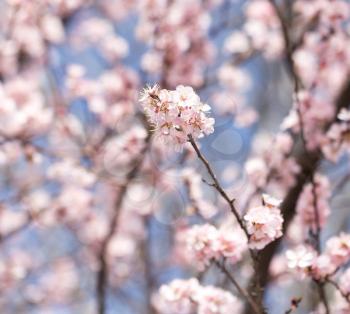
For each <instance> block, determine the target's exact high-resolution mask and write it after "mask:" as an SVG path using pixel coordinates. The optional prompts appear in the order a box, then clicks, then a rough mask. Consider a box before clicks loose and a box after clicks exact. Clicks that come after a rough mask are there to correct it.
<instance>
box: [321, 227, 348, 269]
mask: <svg viewBox="0 0 350 314" xmlns="http://www.w3.org/2000/svg"><path fill="white" fill-rule="evenodd" d="M325 254H327V255H328V256H329V257H330V260H331V262H332V263H333V264H334V265H336V267H339V266H342V265H344V264H346V263H347V262H348V261H349V260H350V234H346V233H342V234H340V235H339V236H335V237H331V238H330V239H329V240H328V241H327V243H326V250H325Z"/></svg>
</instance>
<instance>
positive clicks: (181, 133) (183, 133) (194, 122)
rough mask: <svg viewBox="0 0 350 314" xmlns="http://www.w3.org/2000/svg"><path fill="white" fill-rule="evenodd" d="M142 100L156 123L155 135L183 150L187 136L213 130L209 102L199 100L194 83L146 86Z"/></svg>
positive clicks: (148, 113) (196, 135) (200, 134)
mask: <svg viewBox="0 0 350 314" xmlns="http://www.w3.org/2000/svg"><path fill="white" fill-rule="evenodd" d="M140 101H141V103H142V105H143V108H144V110H145V112H146V114H147V116H148V118H149V121H150V122H151V123H152V124H153V125H154V127H155V135H156V136H157V137H159V138H161V139H162V140H163V141H164V142H165V143H166V144H170V145H174V146H175V149H176V150H181V148H182V146H183V145H184V144H185V143H186V142H187V140H188V137H189V136H191V137H192V138H194V139H197V138H201V137H203V136H204V135H208V134H210V133H213V132H214V122H215V120H214V119H213V118H210V117H209V116H208V112H209V110H210V106H209V105H207V104H204V103H202V102H201V101H200V98H199V96H198V95H197V94H196V93H195V91H194V90H193V88H192V87H189V86H183V85H179V86H177V87H176V89H175V90H167V89H160V87H159V86H158V85H154V86H153V87H147V88H145V89H144V91H143V92H142V95H141V98H140Z"/></svg>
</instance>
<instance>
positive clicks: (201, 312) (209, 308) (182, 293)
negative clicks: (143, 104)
mask: <svg viewBox="0 0 350 314" xmlns="http://www.w3.org/2000/svg"><path fill="white" fill-rule="evenodd" d="M153 304H154V306H155V308H156V309H157V310H158V311H159V313H160V314H178V313H181V314H192V313H198V314H229V313H232V309H234V312H235V313H239V312H240V311H241V310H242V303H241V302H240V301H239V300H238V298H236V297H235V296H233V295H232V294H231V293H230V292H228V291H225V290H223V289H221V288H217V287H214V286H201V285H200V284H199V282H198V280H197V279H194V278H192V279H188V280H182V279H175V280H173V281H172V282H171V283H169V284H168V285H163V286H161V287H160V289H159V292H158V294H156V295H155V296H154V297H153Z"/></svg>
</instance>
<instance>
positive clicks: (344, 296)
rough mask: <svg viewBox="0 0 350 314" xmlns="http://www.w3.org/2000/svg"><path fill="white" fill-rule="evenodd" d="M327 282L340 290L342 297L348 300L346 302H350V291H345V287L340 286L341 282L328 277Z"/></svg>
mask: <svg viewBox="0 0 350 314" xmlns="http://www.w3.org/2000/svg"><path fill="white" fill-rule="evenodd" d="M325 282H326V283H329V284H331V285H332V286H333V287H334V288H335V289H336V290H338V291H339V293H340V294H341V295H342V297H343V298H344V299H345V300H346V302H348V303H349V304H350V293H346V292H344V291H343V289H342V288H341V287H340V286H339V284H338V283H337V282H336V281H335V280H333V279H330V278H326V280H325Z"/></svg>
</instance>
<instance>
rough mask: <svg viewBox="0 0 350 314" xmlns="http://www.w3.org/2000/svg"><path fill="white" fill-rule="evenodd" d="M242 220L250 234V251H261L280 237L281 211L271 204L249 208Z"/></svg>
mask: <svg viewBox="0 0 350 314" xmlns="http://www.w3.org/2000/svg"><path fill="white" fill-rule="evenodd" d="M244 220H245V221H246V226H247V230H248V233H249V234H250V239H249V246H250V248H252V249H258V250H261V249H263V248H264V247H265V246H266V245H267V244H269V243H270V242H272V241H274V240H275V239H277V238H279V237H281V236H282V223H283V218H282V216H281V211H280V209H279V208H277V207H274V206H271V204H269V205H268V206H266V205H265V206H258V207H254V208H251V209H250V210H249V211H248V213H247V214H246V215H245V216H244Z"/></svg>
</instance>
